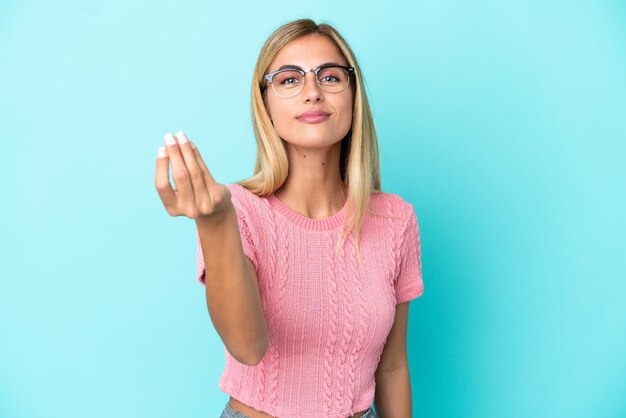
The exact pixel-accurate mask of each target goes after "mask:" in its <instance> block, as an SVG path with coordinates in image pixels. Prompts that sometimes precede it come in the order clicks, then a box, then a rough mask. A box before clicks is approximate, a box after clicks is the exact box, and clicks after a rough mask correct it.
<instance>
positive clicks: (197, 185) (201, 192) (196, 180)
mask: <svg viewBox="0 0 626 418" xmlns="http://www.w3.org/2000/svg"><path fill="white" fill-rule="evenodd" d="M176 140H177V141H178V145H179V147H180V149H181V152H182V154H183V158H184V159H185V164H187V171H188V172H189V177H190V178H191V184H192V185H193V190H194V194H195V198H196V207H198V208H199V209H200V210H201V211H204V210H209V207H210V203H211V196H210V193H209V191H208V188H207V185H206V184H205V182H204V176H203V175H202V169H201V168H200V165H198V162H197V161H196V156H195V155H194V152H193V149H192V147H191V142H190V141H189V138H187V135H185V133H184V132H183V131H178V132H176Z"/></svg>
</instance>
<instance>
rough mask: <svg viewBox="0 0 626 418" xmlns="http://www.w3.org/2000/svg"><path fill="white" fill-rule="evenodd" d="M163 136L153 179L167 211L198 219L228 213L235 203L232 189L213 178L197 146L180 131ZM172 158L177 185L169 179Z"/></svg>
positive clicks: (173, 175)
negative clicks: (163, 142) (163, 141)
mask: <svg viewBox="0 0 626 418" xmlns="http://www.w3.org/2000/svg"><path fill="white" fill-rule="evenodd" d="M164 140H165V147H159V155H158V158H157V162H156V178H155V182H154V183H155V186H156V189H157V192H158V193H159V197H160V198H161V200H162V201H163V205H164V206H165V209H166V210H167V213H169V214H170V215H171V216H181V215H183V216H187V217H188V218H192V219H196V220H198V219H200V218H203V219H204V218H213V217H214V216H216V215H218V214H224V213H226V212H227V209H228V208H229V207H230V206H232V202H231V199H230V198H231V194H230V190H229V189H228V187H226V185H224V184H220V183H217V182H216V181H215V180H214V179H213V176H212V175H211V172H210V171H209V169H208V168H207V166H206V164H205V163H204V161H203V160H202V157H201V156H200V151H199V150H198V148H197V147H196V146H195V145H194V144H193V143H192V142H191V141H189V139H188V138H187V137H186V136H185V134H184V133H183V132H181V131H179V132H178V133H176V138H174V136H173V135H172V134H171V133H169V132H168V133H166V134H165V135H164ZM170 160H171V162H172V177H173V178H174V183H175V185H176V187H175V188H172V186H171V184H170V179H169V161H170Z"/></svg>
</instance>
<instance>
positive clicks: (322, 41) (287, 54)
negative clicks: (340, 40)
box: [268, 34, 348, 72]
mask: <svg viewBox="0 0 626 418" xmlns="http://www.w3.org/2000/svg"><path fill="white" fill-rule="evenodd" d="M327 62H336V63H338V64H343V65H348V63H347V62H346V60H345V59H344V58H343V55H342V54H341V52H340V51H339V48H337V46H336V45H335V44H334V42H333V41H331V40H330V39H328V38H327V37H326V36H323V35H318V34H313V35H307V36H305V37H302V38H298V39H295V40H293V41H291V42H289V43H288V44H287V45H285V46H284V47H283V49H281V50H280V52H279V53H278V55H276V58H275V59H274V61H272V64H271V65H270V67H269V69H268V72H272V71H275V70H277V69H278V68H279V67H281V66H283V65H290V64H291V65H297V66H299V67H302V68H304V69H309V68H317V67H318V66H320V65H322V64H324V63H327Z"/></svg>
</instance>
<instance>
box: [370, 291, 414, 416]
mask: <svg viewBox="0 0 626 418" xmlns="http://www.w3.org/2000/svg"><path fill="white" fill-rule="evenodd" d="M408 317H409V302H404V303H400V304H398V305H396V316H395V319H394V323H393V326H392V327H391V330H390V331H389V336H388V337H387V341H386V342H385V347H384V348H383V352H382V354H381V357H380V361H379V363H378V368H377V369H376V374H375V379H376V393H375V395H374V405H375V408H376V412H377V413H378V415H379V416H380V417H381V418H407V417H411V416H412V410H411V409H412V405H411V381H410V377H409V363H408V358H407V351H406V335H407V323H408Z"/></svg>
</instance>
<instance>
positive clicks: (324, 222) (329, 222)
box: [267, 193, 348, 231]
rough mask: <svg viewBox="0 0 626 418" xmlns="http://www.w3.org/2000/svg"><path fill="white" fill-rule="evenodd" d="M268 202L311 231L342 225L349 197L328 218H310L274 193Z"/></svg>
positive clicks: (292, 221)
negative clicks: (337, 210)
mask: <svg viewBox="0 0 626 418" xmlns="http://www.w3.org/2000/svg"><path fill="white" fill-rule="evenodd" d="M267 200H268V202H269V203H270V205H271V206H272V207H273V208H274V209H276V210H277V211H278V212H280V213H281V214H282V215H284V216H285V217H286V218H287V219H288V220H289V221H291V223H293V224H295V225H298V226H300V227H302V228H304V229H308V230H310V231H328V230H330V229H336V228H338V227H339V226H341V225H342V223H343V219H344V215H345V213H346V210H347V208H348V199H347V198H346V200H345V202H344V204H343V207H342V208H341V209H340V210H339V212H337V213H335V214H334V215H331V216H329V217H327V218H319V219H316V218H309V217H308V216H305V215H303V214H301V213H299V212H296V211H295V210H293V209H291V208H290V207H289V206H287V205H286V204H285V203H284V202H283V201H282V200H280V199H279V198H278V197H276V195H274V193H272V194H271V195H269V196H268V199H267Z"/></svg>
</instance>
